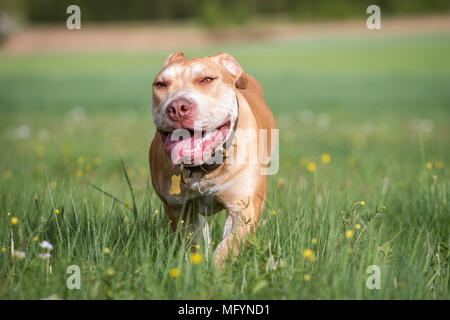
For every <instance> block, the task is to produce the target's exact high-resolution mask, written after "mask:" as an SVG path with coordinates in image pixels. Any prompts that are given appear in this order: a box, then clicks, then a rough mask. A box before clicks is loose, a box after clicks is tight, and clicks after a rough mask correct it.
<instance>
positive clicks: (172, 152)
mask: <svg viewBox="0 0 450 320" xmlns="http://www.w3.org/2000/svg"><path fill="white" fill-rule="evenodd" d="M220 135H221V131H219V130H214V131H212V132H208V133H206V134H205V135H204V136H203V137H202V136H201V134H199V135H198V137H197V136H196V135H193V136H191V137H190V138H185V139H183V138H182V137H180V139H181V140H179V141H172V133H169V134H168V135H167V137H165V139H164V138H163V139H162V142H163V146H164V150H165V152H166V154H167V155H168V156H169V157H170V158H171V160H172V165H173V166H175V165H177V164H179V162H180V160H181V159H183V160H182V162H183V163H185V164H197V163H198V164H200V163H203V162H204V161H203V160H206V159H203V155H204V154H205V155H206V154H207V153H205V151H208V152H209V151H212V150H213V148H214V147H215V146H216V144H217V143H215V142H217V141H218V139H219V138H220V137H219V136H220Z"/></svg>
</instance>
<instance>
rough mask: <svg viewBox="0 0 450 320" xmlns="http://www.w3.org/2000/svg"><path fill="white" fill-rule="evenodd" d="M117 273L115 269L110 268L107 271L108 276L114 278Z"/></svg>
mask: <svg viewBox="0 0 450 320" xmlns="http://www.w3.org/2000/svg"><path fill="white" fill-rule="evenodd" d="M115 273H116V272H115V271H114V269H113V268H109V269H108V270H106V275H108V276H109V277H112V276H113V275H114V274H115Z"/></svg>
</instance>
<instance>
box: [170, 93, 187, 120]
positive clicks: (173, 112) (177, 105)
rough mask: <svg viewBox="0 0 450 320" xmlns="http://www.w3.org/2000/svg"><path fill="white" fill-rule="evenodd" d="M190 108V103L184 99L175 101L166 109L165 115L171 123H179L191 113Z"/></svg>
mask: <svg viewBox="0 0 450 320" xmlns="http://www.w3.org/2000/svg"><path fill="white" fill-rule="evenodd" d="M192 108H193V103H192V102H191V101H189V100H187V99H184V98H180V99H175V100H173V101H172V102H171V103H170V104H169V106H168V107H167V115H168V116H169V118H170V119H171V120H173V121H180V120H183V119H184V118H186V117H187V116H188V115H189V114H190V113H191V110H192Z"/></svg>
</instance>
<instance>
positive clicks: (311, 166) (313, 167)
mask: <svg viewBox="0 0 450 320" xmlns="http://www.w3.org/2000/svg"><path fill="white" fill-rule="evenodd" d="M316 168H317V166H316V164H315V163H314V162H309V163H308V164H307V165H306V170H308V171H309V172H314V171H316Z"/></svg>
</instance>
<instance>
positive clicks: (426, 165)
mask: <svg viewBox="0 0 450 320" xmlns="http://www.w3.org/2000/svg"><path fill="white" fill-rule="evenodd" d="M425 168H427V169H428V170H431V169H433V163H432V162H427V163H425Z"/></svg>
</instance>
